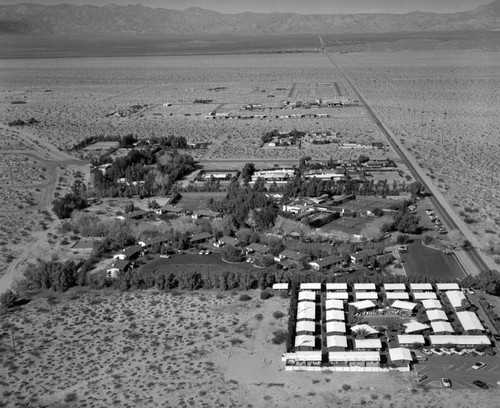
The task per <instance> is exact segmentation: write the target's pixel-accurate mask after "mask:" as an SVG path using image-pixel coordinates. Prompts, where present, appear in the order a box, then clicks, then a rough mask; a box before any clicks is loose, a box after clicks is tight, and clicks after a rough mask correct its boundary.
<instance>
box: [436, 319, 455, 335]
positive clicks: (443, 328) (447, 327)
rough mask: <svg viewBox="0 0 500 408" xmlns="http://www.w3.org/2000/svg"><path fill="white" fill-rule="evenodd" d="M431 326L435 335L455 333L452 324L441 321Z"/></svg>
mask: <svg viewBox="0 0 500 408" xmlns="http://www.w3.org/2000/svg"><path fill="white" fill-rule="evenodd" d="M431 326H432V331H433V332H434V334H452V333H453V331H454V330H453V326H452V325H451V324H450V322H443V321H441V320H438V321H435V322H431Z"/></svg>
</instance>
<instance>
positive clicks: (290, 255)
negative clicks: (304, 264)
mask: <svg viewBox="0 0 500 408" xmlns="http://www.w3.org/2000/svg"><path fill="white" fill-rule="evenodd" d="M279 258H280V260H282V259H291V260H292V261H296V262H300V261H302V260H304V259H306V258H307V255H306V254H303V253H302V252H299V251H291V250H289V249H285V250H284V251H282V252H281V253H280V254H279Z"/></svg>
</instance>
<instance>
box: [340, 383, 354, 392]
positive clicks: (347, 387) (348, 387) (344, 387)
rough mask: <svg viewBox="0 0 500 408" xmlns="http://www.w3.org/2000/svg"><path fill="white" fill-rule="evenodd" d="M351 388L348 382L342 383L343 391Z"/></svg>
mask: <svg viewBox="0 0 500 408" xmlns="http://www.w3.org/2000/svg"><path fill="white" fill-rule="evenodd" d="M351 388H352V387H351V386H350V385H349V384H343V385H342V389H343V390H344V391H349V390H350V389H351Z"/></svg>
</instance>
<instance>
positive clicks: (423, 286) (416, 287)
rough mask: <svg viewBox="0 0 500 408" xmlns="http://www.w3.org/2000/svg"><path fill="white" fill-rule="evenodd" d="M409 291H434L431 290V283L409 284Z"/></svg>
mask: <svg viewBox="0 0 500 408" xmlns="http://www.w3.org/2000/svg"><path fill="white" fill-rule="evenodd" d="M410 289H411V290H412V291H429V292H432V291H433V290H434V289H433V288H432V284H431V283H410Z"/></svg>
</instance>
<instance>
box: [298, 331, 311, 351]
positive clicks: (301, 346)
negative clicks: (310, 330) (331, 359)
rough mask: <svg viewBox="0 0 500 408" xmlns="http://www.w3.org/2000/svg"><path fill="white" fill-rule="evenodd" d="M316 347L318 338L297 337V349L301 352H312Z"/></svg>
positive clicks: (308, 336) (305, 335) (301, 335)
mask: <svg viewBox="0 0 500 408" xmlns="http://www.w3.org/2000/svg"><path fill="white" fill-rule="evenodd" d="M315 346H316V338H315V337H314V336H313V335H309V334H300V335H298V336H295V348H296V349H298V350H299V351H306V350H312V349H314V348H315Z"/></svg>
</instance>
